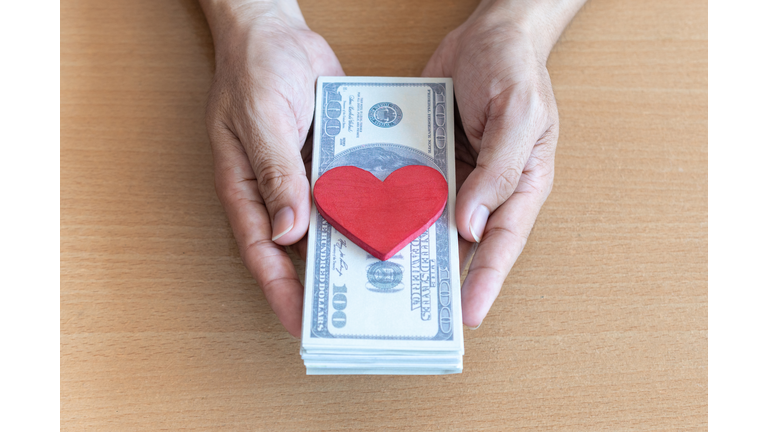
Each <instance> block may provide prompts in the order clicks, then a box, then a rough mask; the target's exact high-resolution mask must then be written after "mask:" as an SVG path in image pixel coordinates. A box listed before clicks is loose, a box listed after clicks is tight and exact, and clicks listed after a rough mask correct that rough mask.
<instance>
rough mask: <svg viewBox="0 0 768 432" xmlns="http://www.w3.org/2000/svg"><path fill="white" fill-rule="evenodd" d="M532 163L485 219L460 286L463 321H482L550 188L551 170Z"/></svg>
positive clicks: (473, 324)
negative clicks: (518, 183)
mask: <svg viewBox="0 0 768 432" xmlns="http://www.w3.org/2000/svg"><path fill="white" fill-rule="evenodd" d="M553 164H554V159H552V160H551V164H550V165H549V167H550V168H549V169H548V170H546V171H545V168H543V167H542V165H538V166H537V165H536V164H535V163H534V164H532V165H533V166H534V169H532V170H531V171H526V172H525V173H524V174H523V176H522V178H521V183H524V184H522V185H521V188H520V190H518V191H517V192H515V193H514V194H513V195H512V197H510V199H509V200H507V201H506V202H505V203H504V204H502V205H501V206H500V207H499V208H498V209H497V210H496V211H495V212H494V213H493V215H491V217H490V219H489V220H488V225H487V227H486V230H485V237H484V238H483V240H482V241H481V242H480V243H479V244H478V247H477V251H476V252H475V255H474V258H473V259H472V263H471V264H470V267H469V272H468V273H467V277H466V279H465V280H464V284H463V286H462V289H461V298H462V303H461V304H462V314H463V317H464V323H465V324H466V325H467V326H469V327H476V326H479V325H480V323H482V321H483V319H484V318H485V316H486V315H487V314H488V311H489V310H490V308H491V305H492V304H493V302H494V300H495V299H496V297H497V296H498V294H499V291H500V290H501V287H502V284H503V283H504V280H505V279H506V277H507V275H508V274H509V271H510V270H511V269H512V266H513V265H514V263H515V261H517V258H518V257H519V256H520V253H521V252H522V251H523V247H525V244H526V242H527V240H528V235H529V234H530V232H531V229H532V228H533V224H534V222H535V221H536V217H537V216H538V214H539V210H540V209H541V206H542V205H543V204H544V201H545V200H546V199H547V196H548V195H549V192H550V190H551V185H552V178H553V175H554V171H553V170H552V165H553Z"/></svg>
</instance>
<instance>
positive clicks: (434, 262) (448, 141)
mask: <svg viewBox="0 0 768 432" xmlns="http://www.w3.org/2000/svg"><path fill="white" fill-rule="evenodd" d="M313 138H314V150H313V159H312V184H313V185H314V183H315V181H317V179H318V178H319V177H320V176H321V175H322V174H323V173H324V172H326V171H328V170H329V169H332V168H335V167H338V166H345V165H352V166H356V167H358V168H362V169H365V170H367V171H369V172H371V173H373V174H374V175H375V176H376V177H378V178H379V179H380V180H382V181H383V180H384V179H385V178H386V177H387V176H388V175H389V174H391V173H392V172H394V171H395V170H397V169H398V168H401V167H403V166H407V165H425V166H429V167H432V168H434V169H436V170H438V171H439V172H440V173H442V174H443V175H444V176H445V178H446V181H447V182H448V186H449V192H448V203H447V205H446V207H445V210H444V211H443V214H442V215H441V216H440V218H439V219H438V220H437V221H436V222H435V223H434V224H433V225H432V226H431V227H430V228H429V229H428V230H427V231H425V232H424V233H423V234H421V235H420V236H419V237H418V238H416V239H415V240H414V241H413V242H411V243H410V244H409V245H407V246H405V247H404V248H403V249H402V250H401V251H400V252H398V253H397V254H395V256H393V257H392V258H390V259H388V260H387V261H380V260H378V259H377V258H374V257H373V256H371V255H369V254H368V253H366V252H365V251H363V250H362V249H361V248H360V247H358V246H357V245H355V244H354V243H352V242H351V241H349V239H347V238H345V237H344V236H343V235H342V234H340V233H339V232H337V231H336V230H335V229H334V228H333V227H332V226H331V225H330V224H329V223H328V222H326V221H325V220H324V219H323V218H322V216H320V215H319V214H318V212H317V209H316V208H315V207H314V205H313V207H312V213H311V216H310V226H309V234H308V240H309V241H308V247H307V273H306V278H305V294H304V315H303V328H302V342H301V355H302V358H303V359H304V363H305V365H306V367H307V374H403V375H406V374H445V373H458V372H461V370H462V356H463V354H464V338H463V331H462V330H463V328H462V318H461V295H460V285H459V257H458V236H457V231H456V222H455V216H454V208H455V199H456V179H455V172H454V136H453V83H452V81H451V79H450V78H389V77H320V78H319V79H318V82H317V95H316V106H315V123H314V137H313ZM403 210H404V211H407V209H403Z"/></svg>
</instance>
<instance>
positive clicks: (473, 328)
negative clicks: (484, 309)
mask: <svg viewBox="0 0 768 432" xmlns="http://www.w3.org/2000/svg"><path fill="white" fill-rule="evenodd" d="M481 325H483V323H480V324H478V325H476V326H474V327H467V328H468V329H470V330H477V329H479V328H480V326H481Z"/></svg>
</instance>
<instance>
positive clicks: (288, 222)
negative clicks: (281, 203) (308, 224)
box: [272, 207, 293, 241]
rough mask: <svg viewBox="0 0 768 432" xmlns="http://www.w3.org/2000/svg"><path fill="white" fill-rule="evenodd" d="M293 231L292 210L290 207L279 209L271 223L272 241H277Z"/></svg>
mask: <svg viewBox="0 0 768 432" xmlns="http://www.w3.org/2000/svg"><path fill="white" fill-rule="evenodd" d="M292 229H293V209H291V208H290V207H284V208H281V209H280V210H279V211H278V212H277V213H275V219H274V221H272V241H275V240H277V239H279V238H280V237H282V236H284V235H285V234H287V233H288V231H290V230H292Z"/></svg>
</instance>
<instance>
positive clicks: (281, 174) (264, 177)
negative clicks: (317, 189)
mask: <svg viewBox="0 0 768 432" xmlns="http://www.w3.org/2000/svg"><path fill="white" fill-rule="evenodd" d="M301 180H304V181H305V182H306V177H305V176H304V175H303V174H299V173H289V172H285V170H283V169H281V168H279V167H277V166H269V167H266V168H264V169H262V170H261V173H260V176H259V177H258V186H259V192H260V193H261V196H262V197H263V198H264V200H265V201H267V202H273V201H276V200H279V199H281V198H283V197H285V196H286V195H288V194H290V193H292V192H298V190H299V188H301Z"/></svg>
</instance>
